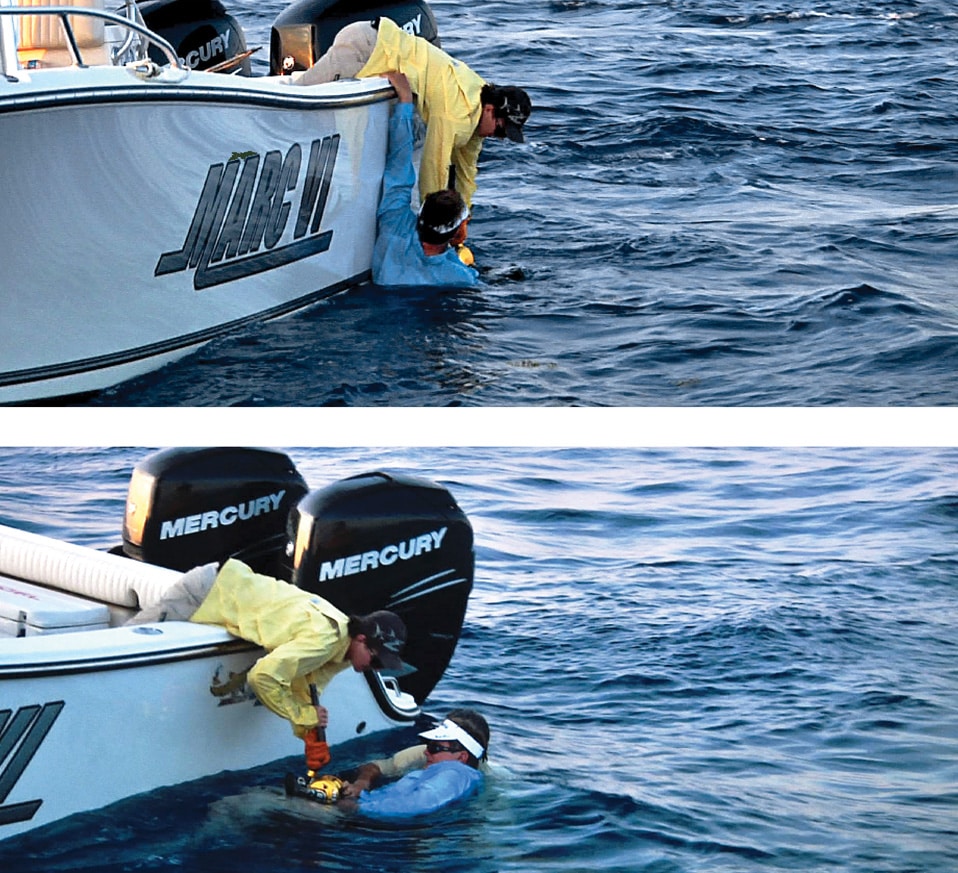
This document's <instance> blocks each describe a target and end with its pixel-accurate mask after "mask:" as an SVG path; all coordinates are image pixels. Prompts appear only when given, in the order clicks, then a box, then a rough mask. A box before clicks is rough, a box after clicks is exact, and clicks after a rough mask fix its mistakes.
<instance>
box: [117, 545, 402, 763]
mask: <svg viewBox="0 0 958 873" xmlns="http://www.w3.org/2000/svg"><path fill="white" fill-rule="evenodd" d="M173 620H180V621H186V620H189V621H193V622H198V623H200V624H213V625H218V626H220V627H223V628H225V629H226V630H227V631H229V633H231V634H233V636H237V637H240V638H241V639H244V640H249V641H250V642H252V643H256V645H258V646H262V647H263V648H264V649H266V651H267V653H268V654H266V655H264V656H263V657H262V658H260V659H259V660H258V661H257V662H256V663H255V664H254V665H253V666H252V667H251V668H250V670H249V674H248V675H247V682H248V683H249V685H250V687H251V688H252V689H253V691H254V693H255V694H256V696H257V697H258V698H259V699H260V701H262V703H263V704H264V705H265V706H267V707H268V708H269V709H271V710H272V711H273V712H275V713H276V714H277V715H279V716H282V717H283V718H285V719H287V720H288V721H289V723H290V724H291V725H292V728H293V733H295V734H296V736H298V737H300V738H301V739H303V740H305V742H306V757H307V764H308V766H310V768H311V769H314V770H315V769H319V767H321V766H322V764H321V763H318V762H317V759H316V755H317V754H320V752H319V751H318V748H317V746H318V744H319V743H320V737H319V736H318V735H317V732H316V728H325V727H326V723H327V719H328V713H327V711H326V709H325V708H324V707H322V706H318V705H314V704H313V702H312V699H311V692H310V686H311V685H315V686H316V691H317V693H318V694H320V693H322V691H323V689H324V688H325V687H326V686H327V685H328V684H329V682H330V680H331V679H332V678H333V676H335V675H336V674H337V673H339V672H340V671H342V670H345V669H346V668H347V667H349V666H352V668H353V669H354V670H355V671H357V672H363V671H364V670H369V669H388V670H401V669H403V668H404V664H403V662H402V659H401V658H400V653H401V652H402V648H403V646H404V645H405V642H406V627H405V625H404V624H403V621H402V619H401V618H399V616H398V615H396V614H395V613H392V612H388V611H386V610H379V611H377V612H372V613H369V614H368V615H363V616H347V615H346V614H345V613H343V612H341V611H340V610H339V609H337V608H336V607H335V606H333V604H332V603H330V602H329V601H327V600H323V598H321V597H319V596H317V595H315V594H311V593H310V592H308V591H304V590H303V589H301V588H297V587H296V586H295V585H291V584H290V583H288V582H284V581H283V580H281V579H274V578H272V577H271V576H264V575H261V574H259V573H255V572H253V570H251V569H250V568H249V567H248V566H246V564H244V563H242V562H241V561H237V560H235V559H231V560H228V561H226V563H224V564H223V566H222V568H221V569H217V565H216V564H207V565H205V566H203V567H197V568H195V569H193V570H191V571H190V572H188V573H186V574H184V576H183V577H181V578H180V579H179V580H178V581H177V582H176V583H175V584H174V585H173V586H172V587H171V589H170V590H169V592H167V594H166V595H164V597H163V599H162V600H161V601H160V602H159V603H158V604H157V605H155V606H153V607H151V608H148V609H144V610H142V611H141V612H140V613H139V614H138V615H137V616H135V617H134V618H133V619H132V620H131V623H137V624H142V623H144V622H148V621H173ZM322 746H323V747H325V742H322ZM323 754H325V755H326V760H327V761H328V749H326V751H325V752H324V753H323ZM323 763H325V762H323ZM314 765H315V766H314Z"/></svg>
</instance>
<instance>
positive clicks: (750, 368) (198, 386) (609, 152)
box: [86, 0, 958, 406]
mask: <svg viewBox="0 0 958 873" xmlns="http://www.w3.org/2000/svg"><path fill="white" fill-rule="evenodd" d="M227 5H228V6H229V8H230V9H231V10H232V11H233V12H234V13H235V14H236V15H237V16H238V17H239V18H240V19H241V20H242V21H243V23H244V25H245V27H246V29H247V32H248V41H249V44H250V45H251V46H252V45H257V44H260V45H263V46H266V47H267V48H266V49H264V51H268V45H269V39H268V33H269V26H270V24H271V22H272V20H273V18H274V17H275V15H276V14H277V13H278V12H279V11H280V10H281V9H282V7H283V4H282V2H281V0H267V2H263V3H259V2H257V3H254V2H252V0H232V2H230V3H228V4H227ZM433 7H434V10H435V12H436V16H437V19H438V22H439V26H440V32H441V35H442V38H443V44H444V46H445V48H447V49H448V50H449V51H450V52H452V53H453V54H455V55H457V56H459V57H461V58H462V59H463V60H465V61H466V62H467V63H469V64H470V65H471V66H473V67H474V68H475V69H476V70H477V71H478V72H480V73H481V74H482V75H483V76H485V77H486V78H487V79H490V80H494V81H497V82H500V83H516V84H521V85H523V86H525V87H526V88H527V90H528V91H529V92H530V94H531V95H532V98H533V102H534V104H535V106H536V109H535V112H534V114H533V116H532V119H531V120H530V122H529V124H528V126H527V140H528V141H527V144H526V145H523V146H515V145H513V144H507V143H499V142H491V143H489V144H487V146H486V147H485V148H484V150H483V155H482V161H481V164H480V176H479V192H478V195H477V197H476V200H475V203H474V206H475V213H474V215H475V217H474V220H473V222H472V224H471V237H470V241H471V243H472V245H473V247H474V249H475V252H476V254H477V256H478V259H479V263H480V264H481V266H482V267H483V269H484V276H485V281H486V285H485V287H483V288H482V289H481V290H479V291H475V292H467V293H460V292H456V293H438V292H428V291H423V292H418V293H396V292H392V293H386V292H384V291H382V290H377V289H374V288H369V287H367V288H363V289H360V290H358V291H357V292H355V293H353V294H351V295H349V296H345V297H340V298H337V299H335V300H330V301H327V302H325V303H323V304H321V305H319V306H317V307H316V308H314V309H312V310H311V311H309V312H307V313H305V314H302V315H299V316H297V317H294V318H290V319H288V320H285V321H282V322H276V323H273V324H268V325H263V326H259V327H256V328H254V329H251V330H249V331H247V332H245V333H243V334H242V335H237V336H233V337H231V338H229V339H225V340H221V341H219V342H216V343H214V344H213V345H211V346H209V347H207V348H206V349H205V350H203V351H201V352H199V353H197V354H195V355H193V356H192V357H190V358H188V359H185V360H183V361H181V362H179V363H177V364H175V365H173V366H170V367H168V368H167V369H165V370H163V371H162V372H160V373H157V374H154V375H151V376H148V377H146V378H143V379H140V380H137V381H135V382H131V383H128V384H126V385H124V386H123V387H121V388H118V389H115V390H112V391H108V392H105V393H103V394H101V395H100V396H98V397H95V398H93V399H92V400H88V401H86V402H88V403H93V404H107V405H157V406H159V405H188V406H207V405H209V406H230V405H266V406H270V405H279V406H307V405H308V406H313V405H349V406H385V405H390V406H445V405H459V404H464V405H485V406H492V405H514V404H521V405H570V404H576V405H609V406H627V405H657V406H661V405H670V406H671V405H681V406H685V405H696V406H701V405H727V406H740V405H754V406H767V405H776V406H781V405H786V406H800V405H801V406H818V405H846V406H847V405H869V406H870V405H876V406H911V405H952V404H954V403H955V402H956V400H958V379H956V376H955V373H956V370H958V299H956V294H958V287H956V281H955V276H956V275H958V256H956V251H958V230H956V228H958V221H956V219H958V170H956V167H958V115H956V113H955V105H956V93H958V56H956V50H955V46H956V44H958V11H956V9H955V6H954V4H953V3H951V2H948V0H921V2H916V0H874V2H860V0H854V2H851V0H821V2H819V3H814V4H808V3H796V2H794V0H783V2H752V0H748V2H746V0H726V2H723V3H715V2H706V0H683V2H678V0H655V2H633V0H629V2H626V0H527V2H522V3H516V2H506V0H482V2H465V0H438V2H435V3H434V4H433ZM265 64H266V60H265V57H264V58H260V59H259V61H258V69H259V70H263V69H264V68H265ZM130 316H131V317H135V313H130Z"/></svg>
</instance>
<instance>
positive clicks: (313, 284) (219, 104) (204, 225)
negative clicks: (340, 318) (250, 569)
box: [0, 67, 391, 403]
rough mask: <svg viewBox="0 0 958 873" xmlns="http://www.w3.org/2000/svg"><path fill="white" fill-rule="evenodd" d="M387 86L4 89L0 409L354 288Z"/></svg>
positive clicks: (87, 386)
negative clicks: (351, 286) (2, 337)
mask: <svg viewBox="0 0 958 873" xmlns="http://www.w3.org/2000/svg"><path fill="white" fill-rule="evenodd" d="M390 95H391V91H390V90H389V89H388V86H386V84H385V80H382V79H374V80H364V81H361V82H360V81H349V82H341V83H334V84H332V85H325V86H315V87H311V88H303V87H297V86H290V85H284V84H282V83H280V82H279V81H278V80H276V79H270V78H262V79H248V78H241V77H232V76H220V75H217V74H210V73H196V72H194V73H190V74H188V75H187V76H186V78H185V79H183V80H182V81H179V82H175V81H167V82H163V81H153V80H150V81H141V80H139V79H138V78H137V77H136V76H134V75H133V74H132V73H131V72H130V71H129V70H126V69H124V68H116V67H92V68H87V69H77V68H72V69H66V70H44V71H37V72H35V73H33V74H29V73H26V72H25V73H23V74H22V76H21V81H17V82H8V81H2V80H0V144H2V145H0V153H2V161H3V171H2V175H3V182H2V187H3V190H4V194H5V197H4V201H5V202H4V205H3V207H2V208H0V240H2V242H0V246H2V256H0V261H2V264H3V269H2V270H0V323H2V324H3V330H4V342H3V344H2V346H0V403H19V402H25V401H30V400H38V399H43V398H49V397H54V396H58V395H65V394H71V393H77V392H85V391H93V390H99V389H102V388H104V387H107V386H109V385H111V384H115V383H117V382H119V381H122V380H124V379H127V378H130V377H132V376H135V375H139V374H141V373H144V372H148V371H149V370H152V369H155V368H157V367H159V366H162V365H163V364H165V363H167V362H168V361H171V360H174V359H176V358H177V357H180V356H182V355H184V354H187V353H188V352H190V351H192V350H194V349H196V348H198V347H199V346H200V345H202V344H203V343H205V342H208V341H209V340H211V339H213V338H215V337H217V336H221V335H223V334H225V333H227V332H230V331H234V330H237V329H238V328H242V327H243V326H244V325H247V324H249V323H251V322H254V321H256V320H261V319H268V318H276V317H280V316H283V315H287V314H289V313H291V312H294V311H296V310H298V309H301V308H303V307H305V306H308V305H311V304H312V303H315V302H316V301H317V300H319V299H322V298H323V297H326V296H329V295H331V294H334V293H336V292H338V291H341V290H343V289H345V288H347V287H349V286H350V285H352V284H355V283H357V282H359V281H362V280H364V279H366V278H367V277H368V274H369V268H370V265H371V258H372V246H373V241H374V235H375V211H376V204H377V201H378V197H379V191H380V182H381V178H382V171H383V164H384V159H385V150H386V143H385V136H386V121H387V118H388V112H389V104H388V102H387V100H388V97H389V96H390Z"/></svg>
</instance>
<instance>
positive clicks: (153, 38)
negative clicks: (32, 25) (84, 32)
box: [0, 5, 188, 75]
mask: <svg viewBox="0 0 958 873" xmlns="http://www.w3.org/2000/svg"><path fill="white" fill-rule="evenodd" d="M27 16H49V17H52V18H57V19H59V22H60V28H61V32H62V34H63V37H64V39H65V41H66V46H67V49H68V51H69V54H70V57H71V59H72V61H73V64H75V65H76V66H78V67H86V66H88V64H85V63H84V61H83V49H81V47H80V41H79V40H78V39H77V36H76V32H75V30H74V27H73V24H72V23H71V22H70V19H71V18H77V17H79V18H86V19H95V20H97V21H100V22H102V23H103V24H110V25H113V26H115V27H118V28H124V29H125V30H126V32H127V33H128V34H129V38H128V39H127V40H126V41H125V42H124V43H123V45H122V46H121V48H120V49H119V50H118V52H117V53H116V54H117V56H122V54H123V53H125V52H126V51H128V50H129V48H130V45H131V44H132V40H133V39H134V38H135V37H134V34H135V35H136V36H139V37H140V38H141V39H142V40H144V41H145V43H146V44H147V45H155V46H156V47H157V48H158V49H159V50H160V51H161V52H162V53H163V55H164V57H165V58H166V60H167V62H168V63H169V65H170V68H171V69H175V70H187V69H188V68H186V67H184V65H183V64H182V63H181V62H180V59H179V57H178V56H177V53H176V49H174V48H173V46H172V45H170V43H169V42H168V41H167V40H165V39H164V38H163V37H161V36H160V35H159V34H157V33H154V32H153V31H152V30H150V29H149V28H148V27H147V26H146V25H145V24H142V23H141V22H140V21H136V20H134V19H133V18H132V17H127V16H125V15H118V14H116V13H114V12H107V11H106V10H105V9H96V8H90V7H84V6H4V5H0V24H2V22H3V19H4V18H9V17H17V18H21V17H27ZM4 61H5V63H4V65H3V66H4V70H3V72H5V73H6V74H7V75H11V69H10V66H11V65H10V63H9V59H6V58H4Z"/></svg>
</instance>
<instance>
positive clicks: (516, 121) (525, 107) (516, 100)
mask: <svg viewBox="0 0 958 873" xmlns="http://www.w3.org/2000/svg"><path fill="white" fill-rule="evenodd" d="M494 88H495V90H494V95H493V106H494V107H495V113H496V118H501V119H502V120H503V121H505V131H506V136H507V137H508V138H509V139H511V140H512V141H513V142H525V137H524V136H523V134H522V125H524V124H525V123H526V121H527V120H528V119H529V116H530V115H531V114H532V101H531V100H530V99H529V95H528V94H526V92H525V91H523V90H522V88H516V87H514V86H512V85H503V86H501V87H500V86H498V85H496V86H494Z"/></svg>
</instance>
